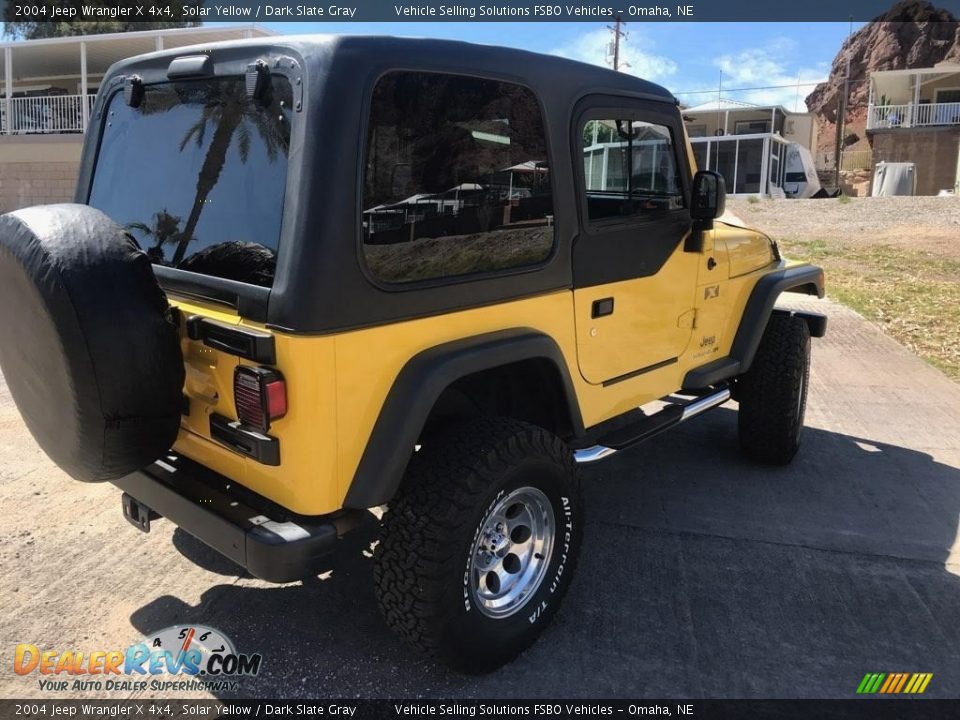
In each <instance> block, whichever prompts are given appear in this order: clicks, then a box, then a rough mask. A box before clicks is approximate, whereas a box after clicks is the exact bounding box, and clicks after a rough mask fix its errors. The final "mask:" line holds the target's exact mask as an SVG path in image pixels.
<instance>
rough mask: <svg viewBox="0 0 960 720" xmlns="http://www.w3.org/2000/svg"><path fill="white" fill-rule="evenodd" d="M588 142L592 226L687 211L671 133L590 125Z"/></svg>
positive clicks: (649, 126) (659, 128) (616, 123)
mask: <svg viewBox="0 0 960 720" xmlns="http://www.w3.org/2000/svg"><path fill="white" fill-rule="evenodd" d="M582 139H583V169H584V177H585V178H586V193H587V214H588V216H589V218H590V220H591V221H597V220H605V219H609V218H624V217H638V216H639V217H642V216H645V215H651V214H655V213H657V212H662V211H665V210H675V209H677V208H681V207H683V190H682V189H681V186H680V175H679V173H678V172H677V156H676V152H675V148H674V143H673V136H672V134H671V132H670V129H669V128H667V127H665V126H663V125H657V124H654V123H649V122H643V121H641V120H588V121H587V122H586V123H585V124H584V127H583V131H582Z"/></svg>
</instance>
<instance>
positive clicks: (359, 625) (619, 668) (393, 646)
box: [0, 304, 960, 698]
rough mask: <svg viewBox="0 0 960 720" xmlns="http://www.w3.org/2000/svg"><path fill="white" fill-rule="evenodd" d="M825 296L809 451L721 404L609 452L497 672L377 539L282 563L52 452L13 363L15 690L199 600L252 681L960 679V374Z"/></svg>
mask: <svg viewBox="0 0 960 720" xmlns="http://www.w3.org/2000/svg"><path fill="white" fill-rule="evenodd" d="M826 308H827V310H828V312H829V314H830V316H831V331H830V335H829V337H828V338H827V339H826V340H825V341H822V342H817V343H816V345H815V350H814V371H813V380H812V395H811V398H810V406H809V410H808V425H809V428H808V430H807V432H806V435H805V439H804V447H803V449H802V451H801V454H800V455H799V457H798V458H797V460H796V461H795V463H794V464H793V465H792V466H790V467H789V468H785V469H781V470H770V469H768V468H761V467H756V466H753V465H750V464H748V463H747V462H745V461H744V460H742V459H741V458H740V457H739V456H738V454H737V452H736V449H735V445H736V416H735V414H734V412H733V411H732V410H730V409H721V410H718V411H715V412H714V413H712V414H708V415H706V416H704V417H703V418H700V419H698V420H697V421H695V422H692V423H690V424H688V425H686V426H683V427H682V428H680V429H678V430H677V431H675V432H673V433H672V434H669V435H667V436H665V437H661V438H660V439H658V440H655V441H653V442H652V443H650V444H647V445H645V446H643V447H640V448H638V449H636V450H633V451H631V452H628V453H623V454H621V455H619V456H617V457H615V458H613V459H611V460H610V461H609V462H608V463H607V464H605V465H602V466H600V467H597V468H595V469H591V470H590V471H589V472H588V473H587V477H586V488H587V490H586V496H587V503H588V511H589V517H588V525H587V529H586V544H585V547H584V552H583V556H582V559H581V565H580V569H579V573H578V576H577V578H576V580H575V582H574V584H573V587H572V589H571V593H570V596H569V597H568V599H567V601H566V603H565V605H564V607H563V610H562V612H561V613H560V615H559V616H558V618H557V620H556V621H555V622H554V624H553V626H552V627H551V628H550V629H549V630H548V631H547V632H546V634H545V636H544V637H543V638H542V639H541V640H540V642H539V643H538V644H537V645H536V646H535V647H534V648H533V649H531V650H530V651H529V652H527V653H526V654H525V655H524V656H522V657H521V658H520V659H518V660H517V661H516V662H514V663H513V664H511V665H510V666H508V667H506V668H504V669H502V670H501V671H499V672H497V673H494V674H492V675H490V676H487V677H482V678H468V677H462V676H459V675H455V674H451V673H449V672H447V671H445V670H444V669H442V668H439V667H437V666H436V665H434V664H432V663H430V662H428V661H425V660H423V659H422V658H421V657H419V656H418V655H416V654H414V653H412V652H410V651H408V650H407V649H406V648H405V647H403V646H402V645H401V644H400V643H398V642H397V641H396V640H394V639H393V637H392V636H391V635H390V634H389V633H388V631H387V629H386V628H385V627H384V625H383V623H382V622H381V620H380V619H379V617H378V616H377V613H376V609H375V606H374V602H373V599H372V595H371V590H370V586H371V579H370V575H371V570H370V561H369V559H367V558H365V557H363V556H362V555H361V554H360V553H359V552H357V553H356V554H354V555H352V556H351V557H349V558H346V559H344V560H343V561H342V562H340V563H339V564H338V565H337V566H336V567H335V568H334V569H333V572H332V574H331V575H329V576H328V577H327V578H326V579H324V580H320V579H317V580H315V581H312V582H309V583H305V584H299V583H298V584H292V585H287V586H280V587H278V586H268V585H266V584H263V583H260V582H258V581H255V580H252V579H249V578H244V577H239V576H238V575H237V574H236V569H235V568H234V567H232V566H231V565H230V564H229V563H228V562H227V561H225V560H221V559H218V558H217V556H215V555H213V554H212V553H211V552H209V551H207V550H206V549H205V548H204V547H203V546H201V545H199V543H197V542H196V541H193V540H191V539H190V538H189V537H188V536H186V535H185V534H184V533H182V532H179V531H174V530H173V529H172V528H170V527H169V524H167V523H158V524H157V525H155V530H154V532H153V533H151V534H150V535H149V536H143V535H140V534H139V533H137V532H136V531H135V530H134V529H133V528H131V527H130V526H129V525H127V523H126V522H125V521H124V520H123V519H122V518H121V515H120V499H119V493H118V492H117V491H115V490H113V489H112V488H111V487H109V486H99V485H98V486H85V485H80V484H77V483H74V482H72V481H69V480H67V479H66V478H65V477H64V476H63V475H62V474H61V473H60V472H59V471H57V470H56V469H55V468H53V467H52V466H51V464H50V463H49V462H48V461H47V460H46V459H45V458H44V457H43V456H42V454H41V453H40V452H39V451H38V450H37V448H36V447H35V445H34V444H33V442H32V441H31V439H30V437H29V436H28V434H27V433H26V431H25V430H24V428H23V426H22V424H21V423H20V420H19V418H18V416H17V415H16V411H15V409H14V407H13V405H12V402H11V400H10V397H9V394H7V392H6V388H5V387H4V386H2V385H0V503H2V507H3V509H4V512H3V517H4V522H3V524H2V526H0V568H2V583H0V669H2V670H0V696H2V697H16V696H20V697H23V696H37V695H39V694H40V693H39V690H38V688H37V684H36V680H35V679H32V678H31V679H25V678H20V677H17V676H14V675H13V674H12V673H11V672H10V671H9V668H10V667H11V660H12V658H11V655H12V651H13V647H14V644H15V643H17V642H34V643H37V644H39V645H41V646H45V647H57V648H61V649H73V648H77V649H82V650H87V651H90V650H95V649H98V648H103V649H109V648H115V647H125V646H126V644H127V643H129V642H131V641H134V640H136V639H138V638H139V637H141V634H142V633H146V632H148V631H152V630H157V629H159V628H162V627H165V626H168V625H171V624H175V623H182V622H188V621H196V622H202V623H204V624H208V625H212V626H214V627H219V628H220V629H222V630H223V631H225V632H226V633H227V634H229V635H230V636H231V637H232V638H233V639H234V640H235V642H236V643H237V644H238V646H239V647H240V649H241V650H246V651H254V650H256V651H260V652H262V653H263V654H264V656H265V658H266V661H265V665H264V673H263V674H262V675H261V676H260V677H258V678H257V679H256V680H255V681H252V682H250V683H249V684H248V685H247V686H246V688H245V691H244V692H245V694H248V695H252V696H273V697H277V696H280V697H296V696H312V697H316V696H327V695H329V696H347V697H351V696H352V697H371V696H373V697H401V696H403V697H412V696H416V695H420V696H426V697H429V696H448V697H462V698H469V697H500V698H505V697H537V696H540V697H556V696H582V697H591V696H604V697H629V698H639V697H644V696H646V697H664V696H672V697H678V698H679V697H686V698H700V697H784V696H824V695H825V696H834V697H841V698H844V697H850V696H851V695H852V693H853V691H854V689H855V688H856V685H857V684H858V682H859V681H860V679H861V678H862V677H863V675H864V673H866V672H890V671H918V672H919V671H925V672H933V673H934V678H933V681H932V682H931V684H930V686H929V689H928V690H927V694H928V695H932V696H938V697H946V696H960V578H958V577H957V575H958V573H960V559H958V558H954V557H953V555H952V553H953V548H954V547H955V546H956V547H957V548H958V551H960V543H958V540H957V523H958V516H960V386H957V385H955V384H953V383H951V382H950V381H948V380H947V379H946V378H945V377H944V376H943V375H941V374H940V373H939V372H937V371H935V370H933V369H932V368H930V367H928V366H927V365H925V364H923V363H922V362H920V361H919V360H917V359H916V358H914V357H913V356H911V355H910V354H909V353H907V352H906V351H905V350H904V349H902V348H901V347H900V346H899V345H897V344H896V343H894V342H893V341H892V340H890V339H888V338H886V337H885V336H884V335H882V334H881V333H880V332H879V331H877V330H876V329H874V328H873V327H872V326H870V325H869V324H867V323H866V322H864V321H863V320H862V319H860V318H859V317H858V316H856V315H855V314H854V313H852V312H850V311H848V310H845V309H843V308H840V307H838V306H834V305H831V304H827V305H826ZM958 557H960V555H958ZM34 677H35V676H34Z"/></svg>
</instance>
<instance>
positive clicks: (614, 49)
mask: <svg viewBox="0 0 960 720" xmlns="http://www.w3.org/2000/svg"><path fill="white" fill-rule="evenodd" d="M624 25H626V23H625V22H623V21H622V20H621V19H620V16H619V15H617V16H616V18H615V19H614V23H613V25H607V30H609V31H610V32H611V33H612V34H613V40H611V41H610V45H609V46H608V47H607V62H608V63H610V65H611V67H613V69H614V70H619V69H620V38H626V37H627V36H628V34H629V33H627V32H626V31H624V30H622V29H621V28H622V27H623V26H624ZM623 65H624V67H630V63H623Z"/></svg>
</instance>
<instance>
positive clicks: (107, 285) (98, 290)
mask: <svg viewBox="0 0 960 720" xmlns="http://www.w3.org/2000/svg"><path fill="white" fill-rule="evenodd" d="M0 369H2V371H3V376H4V378H5V379H6V382H7V386H8V387H9V388H10V393H11V395H13V399H14V401H15V402H16V404H17V408H18V409H19V410H20V413H21V415H23V419H24V421H25V422H26V424H27V427H28V428H29V429H30V432H31V433H32V434H33V437H34V438H35V439H36V441H37V443H38V444H39V445H40V447H41V448H42V449H43V450H44V452H46V453H47V455H49V456H50V458H51V459H52V460H53V461H54V462H55V463H57V465H59V466H60V467H61V468H62V469H63V470H64V471H66V472H67V473H68V474H69V475H71V476H72V477H74V478H75V479H77V480H82V481H85V482H96V481H102V480H113V479H116V478H119V477H122V476H123V475H126V474H128V473H130V472H133V471H134V470H137V469H138V468H141V467H144V466H145V465H149V464H150V463H151V462H153V461H154V460H156V459H157V458H159V457H160V456H161V455H163V454H164V453H165V452H167V450H168V449H169V448H170V446H171V445H172V444H173V442H174V440H175V439H176V437H177V432H178V431H179V427H180V411H181V407H182V388H183V380H184V368H183V358H182V356H181V353H180V343H179V339H178V333H177V326H176V324H175V322H174V320H173V315H172V312H171V309H170V306H169V305H168V304H167V298H166V295H164V293H163V290H161V289H160V286H159V285H158V284H157V280H156V278H155V277H154V274H153V270H152V269H151V266H150V261H149V259H148V258H147V256H146V255H145V254H144V253H143V252H142V251H141V250H140V248H139V247H138V246H137V244H136V242H135V241H134V240H133V238H131V237H130V236H129V235H128V234H127V233H126V232H125V231H124V229H123V228H122V227H120V226H119V225H117V224H116V223H115V222H113V221H112V220H111V219H110V218H108V217H107V216H106V215H104V214H103V213H101V212H100V211H99V210H95V209H94V208H91V207H87V206H86V205H69V204H64V205H45V206H39V207H32V208H27V209H25V210H17V211H16V212H11V213H7V214H6V215H0Z"/></svg>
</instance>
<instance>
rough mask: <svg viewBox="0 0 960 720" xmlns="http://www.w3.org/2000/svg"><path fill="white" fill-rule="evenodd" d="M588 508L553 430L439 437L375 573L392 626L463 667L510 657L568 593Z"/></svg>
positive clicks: (405, 489)
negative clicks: (583, 511) (583, 508)
mask: <svg viewBox="0 0 960 720" xmlns="http://www.w3.org/2000/svg"><path fill="white" fill-rule="evenodd" d="M581 507H582V503H581V499H580V484H579V476H578V473H577V468H576V466H575V464H574V462H573V456H572V453H571V451H570V449H569V448H568V447H567V446H566V444H565V443H563V442H562V441H561V440H559V439H558V438H556V437H555V436H553V435H552V434H550V433H549V432H547V431H546V430H543V429H541V428H538V427H535V426H532V425H528V424H526V423H522V422H517V421H515V420H510V419H505V418H485V419H479V420H477V421H474V422H471V423H469V424H465V425H463V426H460V427H458V428H455V429H452V430H451V431H449V432H447V433H445V434H442V435H437V436H434V437H433V438H431V440H430V441H429V442H428V443H427V444H425V445H424V446H423V448H422V449H421V450H420V452H418V453H416V454H415V455H414V457H413V459H412V460H411V462H410V467H409V469H408V472H407V476H406V478H405V479H404V483H403V486H402V488H401V490H400V491H399V493H398V494H397V496H396V497H395V498H394V500H393V501H392V502H391V503H390V507H389V510H388V512H387V513H386V515H385V516H384V520H383V527H382V530H381V536H380V543H379V545H378V546H377V549H376V552H375V556H374V557H375V565H374V580H375V583H376V591H377V597H378V600H379V603H380V609H381V611H382V613H383V616H384V618H385V619H386V621H387V624H388V625H389V626H390V627H391V628H392V629H393V630H394V631H395V632H397V633H398V634H399V635H400V636H401V637H402V638H403V639H405V640H407V641H408V642H409V643H411V644H412V645H414V646H415V647H417V648H418V649H420V650H422V651H425V652H427V653H429V654H432V655H434V656H436V657H438V658H440V659H441V660H443V661H444V662H446V663H447V664H449V665H451V666H453V667H455V668H457V669H459V670H462V671H465V672H475V673H476V672H487V671H490V670H492V669H494V668H496V667H498V666H500V665H502V664H503V663H505V662H507V661H509V660H511V659H512V658H514V657H515V656H516V655H517V654H518V653H520V652H521V651H522V650H524V649H525V648H526V647H528V646H529V645H530V644H531V643H533V641H534V640H535V639H536V638H537V636H538V635H539V634H540V632H541V631H542V630H543V628H544V627H545V626H546V625H547V624H548V623H549V621H550V619H551V618H552V617H553V615H554V613H556V611H557V608H558V607H559V605H560V600H561V598H562V597H563V595H564V593H565V592H566V590H567V586H568V585H569V583H570V578H571V577H572V575H573V571H574V565H575V563H576V559H577V554H578V552H579V549H580V543H581V537H582V524H583V520H582V514H581Z"/></svg>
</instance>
